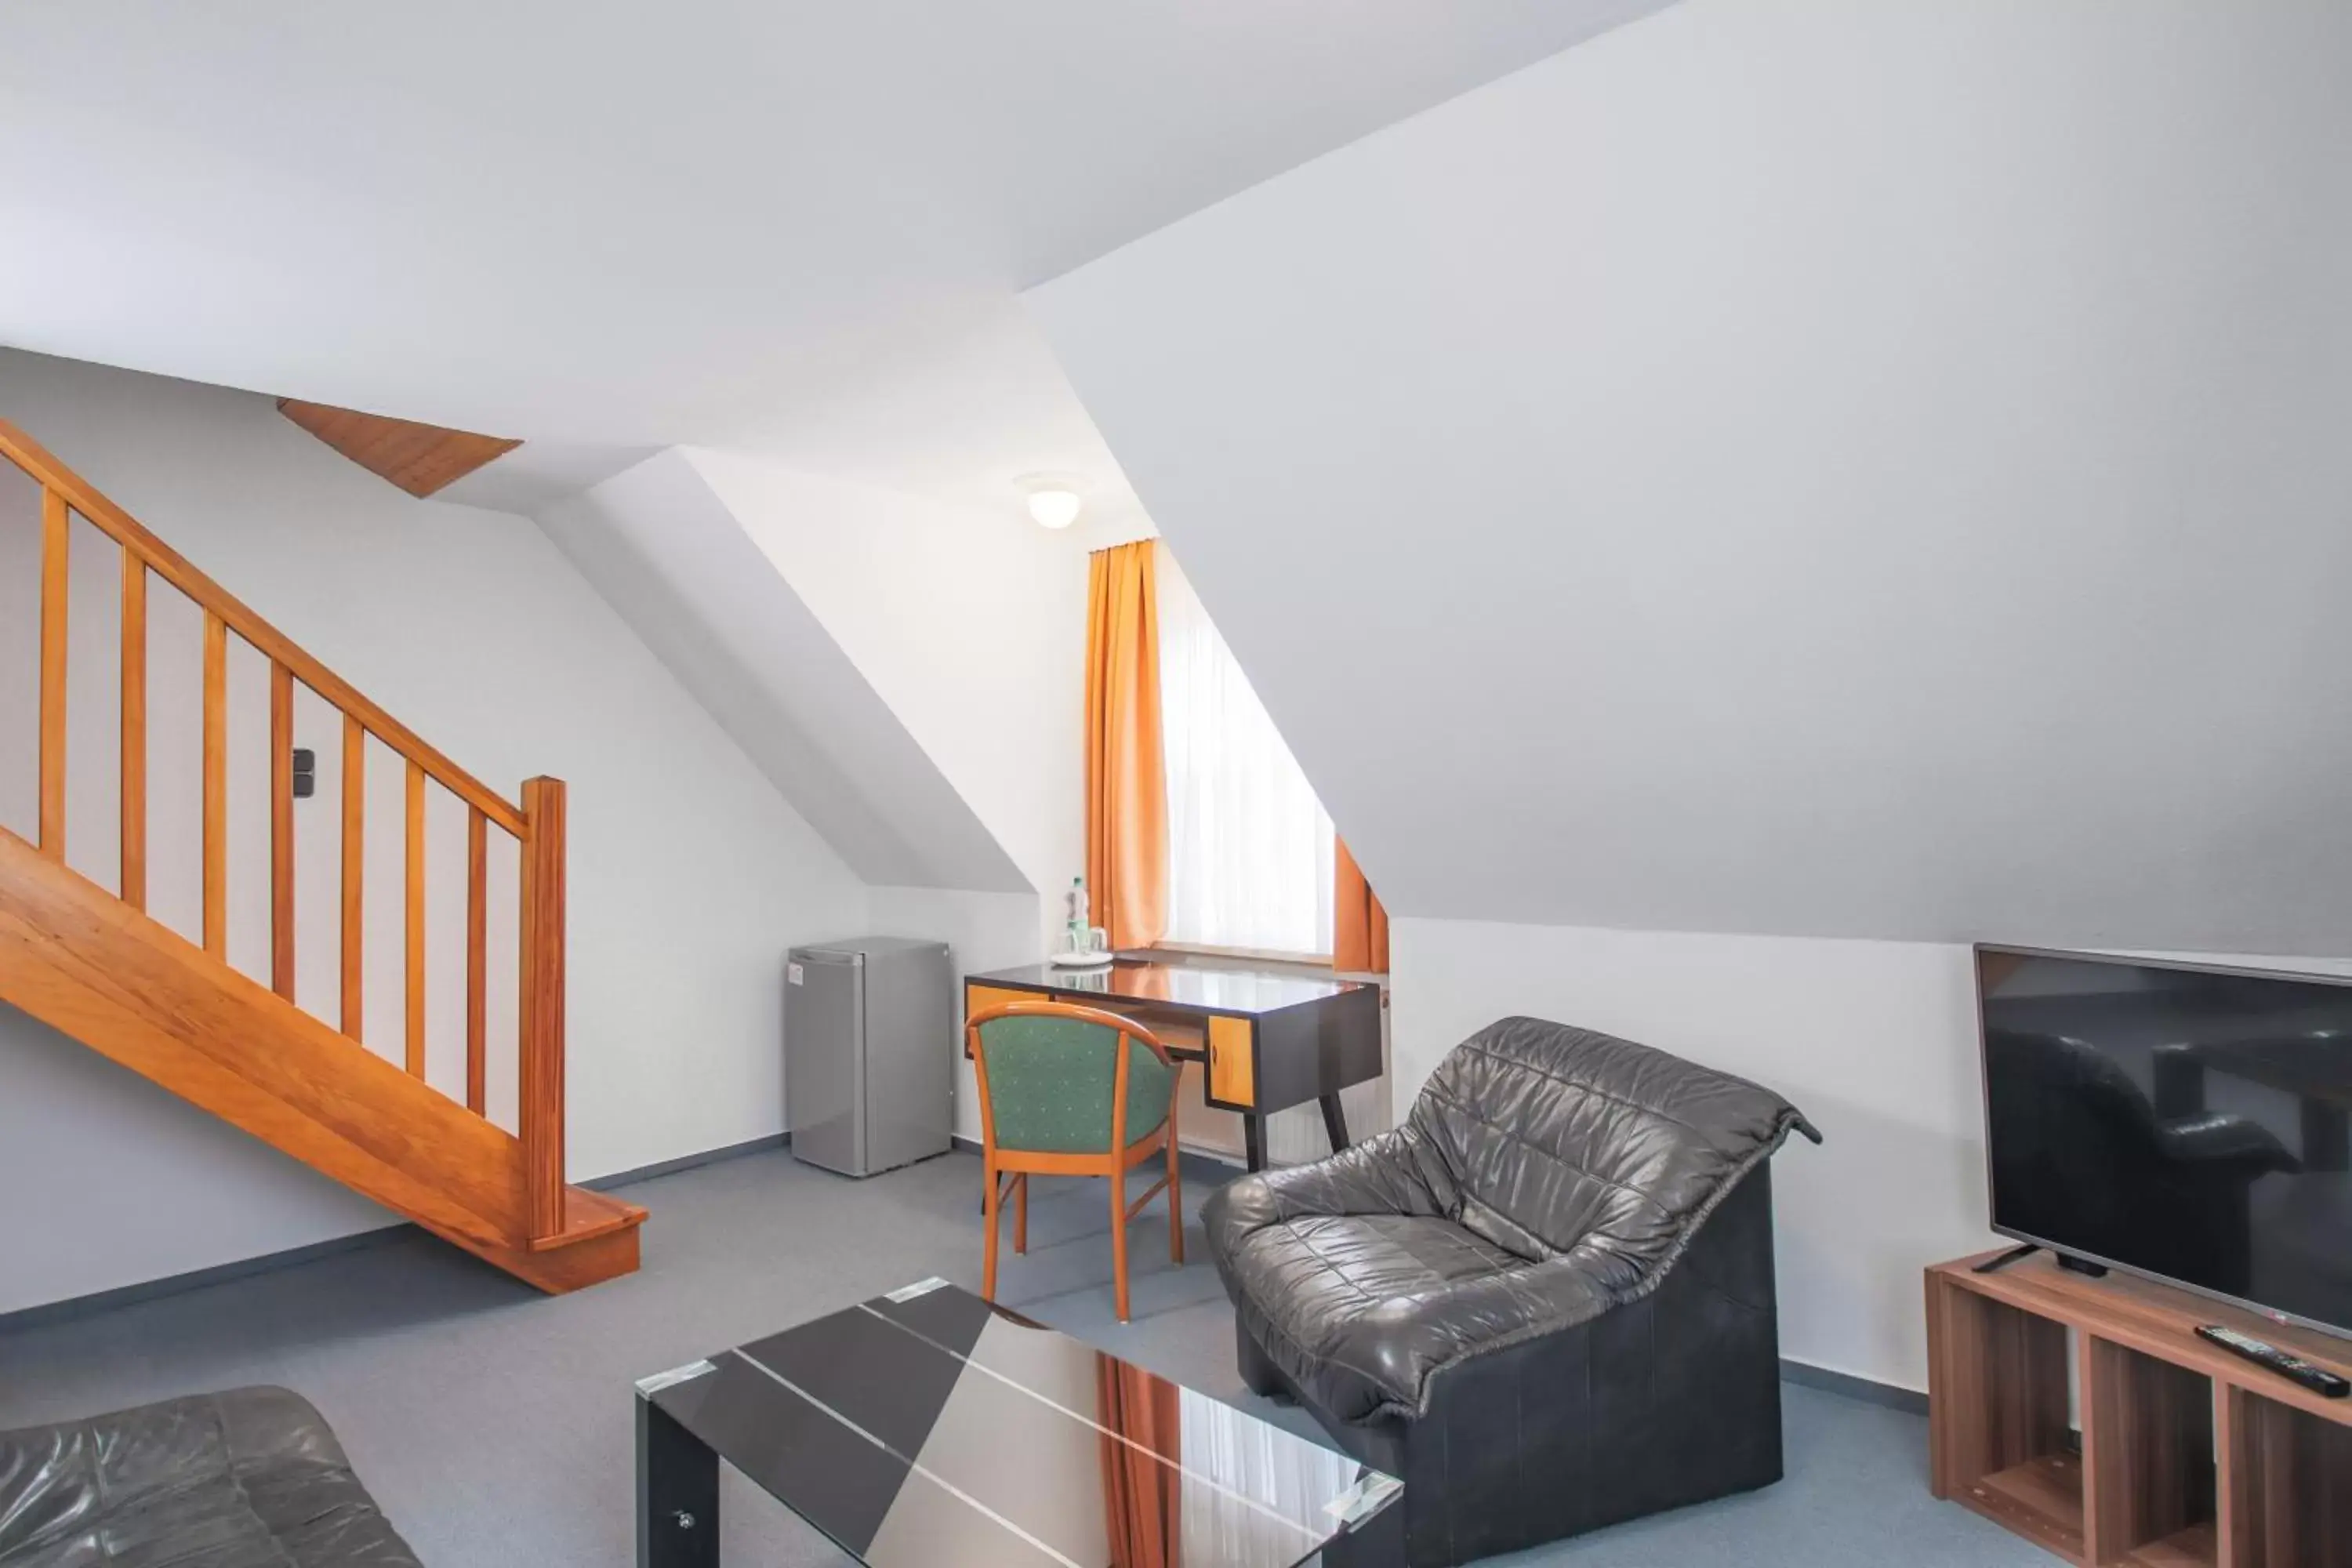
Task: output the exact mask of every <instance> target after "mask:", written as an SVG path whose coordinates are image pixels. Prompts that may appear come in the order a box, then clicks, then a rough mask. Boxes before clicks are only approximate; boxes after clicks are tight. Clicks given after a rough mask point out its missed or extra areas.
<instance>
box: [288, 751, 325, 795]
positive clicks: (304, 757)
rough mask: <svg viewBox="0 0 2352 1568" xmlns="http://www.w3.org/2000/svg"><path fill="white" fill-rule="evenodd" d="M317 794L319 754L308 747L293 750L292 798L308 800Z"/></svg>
mask: <svg viewBox="0 0 2352 1568" xmlns="http://www.w3.org/2000/svg"><path fill="white" fill-rule="evenodd" d="M318 793H319V753H318V752H314V751H312V750H310V747H308V746H297V747H295V748H294V798H295V799H296V800H308V799H310V797H311V796H312V795H316V794H318Z"/></svg>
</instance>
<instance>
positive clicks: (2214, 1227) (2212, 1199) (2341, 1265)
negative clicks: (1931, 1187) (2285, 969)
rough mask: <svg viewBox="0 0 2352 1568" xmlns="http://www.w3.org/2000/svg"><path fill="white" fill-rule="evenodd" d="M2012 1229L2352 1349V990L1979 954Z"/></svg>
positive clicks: (1992, 1160)
mask: <svg viewBox="0 0 2352 1568" xmlns="http://www.w3.org/2000/svg"><path fill="white" fill-rule="evenodd" d="M1977 989H1978V996H1979V1017H1980V1019H1981V1021H1982V1026H1983V1045H1984V1074H1985V1122H1986V1145H1987V1148H1986V1153H1987V1159H1988V1163H1989V1164H1990V1169H1991V1184H1992V1218H1993V1227H1994V1228H1995V1229H1996V1230H1999V1231H2000V1232H2002V1233H2003V1234H2005V1235H2009V1236H2012V1237H2016V1238H2018V1239H2019V1240H2021V1241H2032V1242H2039V1243H2041V1244H2042V1246H2044V1247H2050V1248H2052V1249H2053V1251H2056V1252H2059V1253H2062V1254H2069V1255H2072V1256H2074V1257H2076V1258H2084V1259H2087V1260H2090V1261H2094V1262H2097V1263H2104V1264H2111V1265H2115V1266H2118V1267H2121V1268H2127V1269H2131V1270H2133V1271H2134V1272H2137V1273H2141V1274H2149V1275H2155V1276H2158V1277H2159V1278H2162V1279H2169V1280H2173V1281H2176V1282H2178V1283H2179V1284H2183V1285H2187V1286H2190V1287H2192V1288H2194V1289H2199V1290H2203V1291H2206V1292H2209V1293H2210V1294H2212V1295H2216V1296H2221V1297H2227V1298H2229V1299H2231V1300H2237V1301H2242V1302H2244V1303H2246V1304H2247V1305H2249V1306H2252V1307H2257V1308H2260V1309H2263V1310H2268V1311H2271V1312H2274V1313H2283V1314H2285V1315H2286V1316H2288V1317H2292V1318H2295V1319H2299V1320H2302V1321H2305V1322H2309V1323H2314V1324H2317V1325H2319V1326H2321V1327H2325V1328H2330V1329H2333V1330H2335V1331H2337V1332H2339V1333H2352V1135H2348V1134H2352V981H2337V980H2330V979H2326V978H2324V977H2319V976H2310V975H2281V974H2265V973H2255V972H2249V971H2245V970H2225V969H2217V968H2210V967H2200V966H2197V965H2192V964H2175V963H2143V962H2137V961H2131V960H2124V959H2111V958H2095V957H2091V956H2089V955H2087V954H2074V953H2053V952H2030V951H2026V950H2022V949H2005V948H1997V947H1979V949H1978V950H1977Z"/></svg>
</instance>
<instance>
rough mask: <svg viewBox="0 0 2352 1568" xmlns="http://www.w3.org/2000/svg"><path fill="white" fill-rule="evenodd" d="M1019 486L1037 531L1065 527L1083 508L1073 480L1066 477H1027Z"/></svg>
mask: <svg viewBox="0 0 2352 1568" xmlns="http://www.w3.org/2000/svg"><path fill="white" fill-rule="evenodd" d="M1020 484H1021V489H1022V491H1023V493H1024V494H1025V495H1026V496H1027V497H1028V498H1029V515H1030V516H1031V517H1033V518H1034V519H1035V520H1036V522H1037V526H1038V527H1040V528H1067V527H1069V526H1070V524H1072V523H1074V522H1076V521H1078V513H1079V511H1080V510H1083V509H1084V508H1085V506H1086V500H1085V498H1084V497H1083V496H1081V495H1079V493H1078V487H1077V481H1076V480H1075V479H1071V478H1069V477H1068V476H1067V475H1066V474H1031V475H1029V476H1028V477H1027V478H1026V479H1022V480H1021V481H1020Z"/></svg>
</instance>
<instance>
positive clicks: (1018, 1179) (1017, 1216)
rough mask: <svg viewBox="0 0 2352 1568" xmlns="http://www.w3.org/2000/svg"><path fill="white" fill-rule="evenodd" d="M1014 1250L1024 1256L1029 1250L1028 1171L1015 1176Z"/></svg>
mask: <svg viewBox="0 0 2352 1568" xmlns="http://www.w3.org/2000/svg"><path fill="white" fill-rule="evenodd" d="M1013 1251H1015V1252H1018V1253H1021V1254H1024V1256H1025V1255H1026V1254H1027V1253H1028V1251H1029V1173H1027V1172H1026V1171H1024V1172H1023V1173H1021V1174H1019V1175H1017V1176H1015V1177H1013Z"/></svg>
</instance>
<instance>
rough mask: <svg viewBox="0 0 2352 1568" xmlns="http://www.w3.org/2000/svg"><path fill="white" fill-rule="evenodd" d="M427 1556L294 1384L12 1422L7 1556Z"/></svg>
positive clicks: (275, 1563) (1, 1493)
mask: <svg viewBox="0 0 2352 1568" xmlns="http://www.w3.org/2000/svg"><path fill="white" fill-rule="evenodd" d="M17 1563H23V1564H25V1565H26V1568H100V1565H101V1564H106V1563H126V1564H127V1563H140V1564H143V1565H149V1568H174V1565H184V1568H418V1564H417V1561H416V1558H415V1554H414V1553H412V1552H410V1551H409V1550H408V1547H407V1545H406V1543H405V1542H403V1541H402V1540H401V1539H400V1537H399V1535H398V1534H397V1533H395V1532H394V1530H393V1528H392V1526H391V1525H390V1524H389V1523H387V1522H386V1521H385V1520H384V1517H383V1514H382V1513H381V1512H379V1511H377V1509H376V1506H375V1502H374V1500H373V1499H372V1498H370V1497H369V1496H368V1494H367V1489H366V1488H364V1487H362V1486H361V1485H360V1483H359V1480H358V1479H357V1478H356V1477H354V1476H353V1475H352V1468H351V1463H350V1461H349V1460H347V1459H345V1458H343V1449H342V1445H341V1444H340V1443H338V1442H337V1441H336V1440H335V1435H334V1433H333V1432H332V1431H331V1430H330V1429H329V1428H328V1426H327V1423H326V1422H325V1421H324V1420H322V1419H321V1418H320V1415H319V1413H318V1412H317V1411H316V1410H314V1409H312V1408H311V1407H310V1404H309V1403H308V1402H307V1401H305V1400H304V1399H303V1398H301V1396H300V1395H299V1394H289V1393H288V1392H287V1391H286V1390H285V1389H282V1388H240V1389H236V1390H233V1391H232V1392H230V1393H227V1394H207V1395H204V1396H201V1397H198V1398H193V1399H174V1400H171V1401H168V1402H167V1403H164V1404H162V1405H142V1406H141V1407H139V1408H138V1409H136V1410H121V1411H116V1412H115V1413H114V1414H112V1415H97V1416H92V1417H90V1418H89V1419H88V1420H85V1421H68V1422H62V1423H59V1424H58V1425H56V1426H31V1427H26V1428H25V1429H23V1430H21V1431H16V1432H0V1568H12V1565H14V1564H17Z"/></svg>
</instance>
